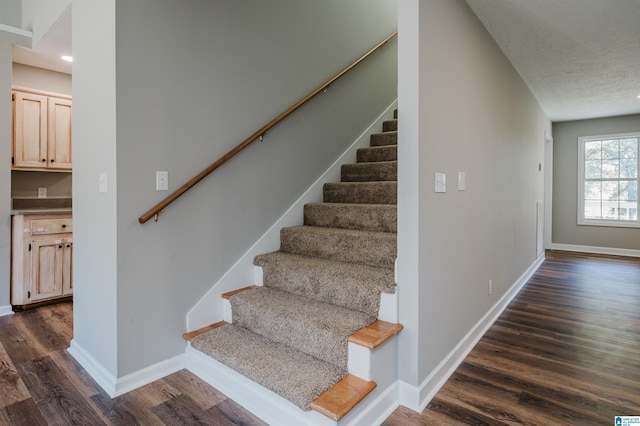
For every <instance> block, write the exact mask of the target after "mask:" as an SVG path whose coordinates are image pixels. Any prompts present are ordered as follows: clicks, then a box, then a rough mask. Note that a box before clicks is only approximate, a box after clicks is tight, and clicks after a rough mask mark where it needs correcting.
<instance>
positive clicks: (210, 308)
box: [186, 100, 398, 331]
mask: <svg viewBox="0 0 640 426" xmlns="http://www.w3.org/2000/svg"><path fill="white" fill-rule="evenodd" d="M397 105H398V101H397V100H395V101H394V102H392V103H391V105H389V106H388V107H387V108H386V109H385V110H384V111H383V112H382V113H381V114H380V115H379V116H378V117H377V118H376V119H375V120H374V121H373V122H372V123H371V124H370V125H369V127H367V128H366V129H365V130H364V131H363V132H362V133H361V134H360V136H358V137H357V138H356V139H355V141H354V142H353V143H352V144H351V145H350V146H349V148H347V150H346V151H345V152H344V153H343V154H342V155H341V156H340V157H338V159H337V160H336V161H335V162H334V163H333V164H332V165H331V166H330V167H329V168H328V169H327V170H326V171H325V172H324V173H323V174H322V175H321V176H320V177H319V178H318V179H317V180H316V181H315V182H314V183H313V184H312V185H311V187H309V189H307V190H306V191H305V192H304V194H302V196H300V198H298V200H297V201H296V202H295V203H293V205H291V207H289V208H288V209H287V211H286V212H285V213H284V214H283V215H282V216H281V217H280V218H279V219H278V220H277V221H276V222H275V223H274V224H273V225H272V226H271V227H270V228H269V229H268V230H267V232H265V233H264V234H263V235H262V236H261V237H260V238H259V239H258V241H256V243H255V244H254V245H253V246H251V248H249V250H247V251H246V253H245V254H244V255H242V257H241V258H240V259H238V261H237V262H236V263H235V264H234V265H233V266H232V267H231V268H230V269H229V270H228V271H227V272H225V273H224V275H223V276H222V278H220V279H219V280H218V282H216V283H215V284H213V286H212V288H211V289H210V290H209V291H208V292H207V293H206V294H205V295H204V296H203V297H202V299H200V300H199V301H198V302H197V303H196V304H195V306H194V307H193V308H191V310H190V311H189V312H188V313H187V324H186V326H187V331H193V330H197V329H198V328H202V327H204V326H207V325H209V324H213V323H215V322H218V321H221V320H222V319H223V315H224V308H223V305H222V301H221V300H222V299H221V297H220V296H221V295H222V294H223V293H226V292H228V291H232V290H236V289H238V288H240V287H243V286H246V285H249V283H253V282H254V280H255V272H254V266H253V258H254V257H255V256H257V255H258V254H262V253H268V252H271V251H275V250H278V247H280V229H282V228H284V227H286V226H296V225H300V224H301V223H302V214H303V209H302V208H303V206H304V205H305V204H307V203H311V202H317V201H319V200H321V199H322V186H323V184H324V183H325V182H333V181H339V180H340V168H341V166H342V164H344V163H347V162H353V161H355V158H356V150H357V149H358V148H361V147H363V146H368V145H369V141H370V135H371V133H377V132H381V131H382V122H383V121H384V120H388V119H390V118H391V116H392V114H393V110H394V109H395V108H397Z"/></svg>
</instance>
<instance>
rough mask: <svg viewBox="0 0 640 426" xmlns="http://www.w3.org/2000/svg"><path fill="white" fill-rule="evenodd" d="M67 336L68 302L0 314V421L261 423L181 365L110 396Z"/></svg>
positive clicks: (70, 321)
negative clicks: (71, 350)
mask: <svg viewBox="0 0 640 426" xmlns="http://www.w3.org/2000/svg"><path fill="white" fill-rule="evenodd" d="M72 334H73V314H72V305H71V303H70V302H66V303H61V304H57V305H50V306H43V307H39V308H36V309H32V310H27V311H24V312H19V313H16V314H15V315H11V316H7V317H2V318H0V425H3V426H4V425H11V426H14V425H25V426H26V425H29V426H31V425H92V426H93V425H192V424H198V425H249V426H251V425H264V423H263V422H261V421H260V420H259V419H258V418H256V417H255V416H253V415H252V414H251V413H249V412H247V411H246V410H244V409H243V408H242V407H240V406H239V405H238V404H236V403H234V402H233V401H231V400H230V399H228V398H227V397H226V396H225V395H223V394H222V393H220V392H219V391H217V390H216V389H214V388H213V387H211V386H209V385H208V384H207V383H205V382H204V381H202V380H200V379H199V378H198V377H196V376H194V375H193V374H191V373H190V372H188V371H186V370H182V371H179V372H177V373H175V374H172V375H170V376H167V377H165V378H163V379H160V380H157V381H155V382H153V383H150V384H148V385H146V386H143V387H141V388H139V389H136V390H134V391H132V392H129V393H127V394H125V395H122V396H120V397H117V398H114V399H111V398H109V396H108V395H107V394H105V393H104V391H102V389H101V388H100V387H99V386H98V385H97V384H96V383H95V382H94V381H93V380H92V379H91V377H90V376H89V375H88V374H87V373H86V372H85V371H84V369H83V368H82V367H81V366H80V365H79V364H78V363H77V362H75V360H74V359H73V358H72V357H71V356H70V355H69V354H68V353H67V352H66V348H67V347H69V342H70V341H71V338H72Z"/></svg>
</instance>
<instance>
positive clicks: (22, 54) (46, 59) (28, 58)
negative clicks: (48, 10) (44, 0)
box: [13, 6, 72, 74]
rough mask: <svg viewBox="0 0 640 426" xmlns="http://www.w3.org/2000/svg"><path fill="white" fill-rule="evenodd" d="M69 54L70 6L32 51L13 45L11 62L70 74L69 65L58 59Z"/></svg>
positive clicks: (70, 67) (70, 68) (70, 52)
mask: <svg viewBox="0 0 640 426" xmlns="http://www.w3.org/2000/svg"><path fill="white" fill-rule="evenodd" d="M71 54H72V51H71V6H68V7H67V8H65V9H64V10H63V11H62V13H61V14H60V16H59V17H58V18H57V19H56V20H55V21H54V22H53V24H52V25H51V27H50V28H49V29H48V30H47V31H46V32H45V33H44V34H43V35H42V37H41V38H40V39H39V40H37V41H36V42H35V45H34V46H33V48H32V49H27V48H25V47H19V46H15V45H14V47H13V62H17V63H20V64H25V65H31V66H34V67H38V68H45V69H49V70H53V71H58V72H62V73H66V74H71V71H72V66H71V64H70V63H69V62H65V61H63V60H62V59H60V57H61V56H62V55H71Z"/></svg>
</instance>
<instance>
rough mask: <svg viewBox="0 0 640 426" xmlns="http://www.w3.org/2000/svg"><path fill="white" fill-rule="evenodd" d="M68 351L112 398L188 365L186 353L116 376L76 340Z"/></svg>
mask: <svg viewBox="0 0 640 426" xmlns="http://www.w3.org/2000/svg"><path fill="white" fill-rule="evenodd" d="M67 352H69V354H70V355H71V356H73V358H75V360H76V361H78V362H79V363H80V365H82V367H83V368H84V369H85V370H87V373H89V375H91V377H92V378H93V379H94V380H95V381H96V382H97V383H98V385H100V387H101V388H102V389H103V390H104V391H105V392H106V393H107V395H109V396H110V397H111V398H115V397H117V396H120V395H123V394H125V393H127V392H130V391H132V390H134V389H137V388H139V387H141V386H144V385H146V384H149V383H151V382H153V381H155V380H158V379H161V378H163V377H166V376H168V375H169V374H173V373H175V372H176V371H180V370H182V369H184V368H185V366H186V357H185V355H184V354H180V355H177V356H174V357H173V358H169V359H166V360H164V361H160V362H158V363H155V364H153V365H150V366H149V367H145V368H143V369H141V370H138V371H135V372H133V373H131V374H127V375H126V376H122V377H119V378H116V377H115V376H113V375H112V374H111V373H109V372H108V371H107V370H106V369H105V368H104V367H103V366H102V365H101V364H100V363H99V362H98V361H97V360H96V359H95V358H93V357H92V356H91V355H90V354H89V353H88V352H87V351H86V350H85V349H84V348H82V347H81V346H80V345H79V344H78V343H77V342H76V341H75V340H72V341H71V346H70V347H69V349H67Z"/></svg>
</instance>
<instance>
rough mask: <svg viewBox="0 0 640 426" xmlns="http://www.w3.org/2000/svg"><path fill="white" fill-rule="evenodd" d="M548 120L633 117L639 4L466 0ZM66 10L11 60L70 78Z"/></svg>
mask: <svg viewBox="0 0 640 426" xmlns="http://www.w3.org/2000/svg"><path fill="white" fill-rule="evenodd" d="M467 3H468V4H469V6H471V8H472V10H473V11H474V12H475V14H476V15H477V16H478V17H479V18H480V20H481V21H482V23H483V24H484V26H485V27H486V28H487V30H488V31H489V33H491V35H492V36H493V38H494V39H495V40H496V42H497V43H498V45H499V46H500V48H501V49H502V51H503V52H504V53H505V55H506V56H507V57H508V58H509V60H510V61H511V63H512V64H513V65H514V67H515V68H516V70H517V71H518V72H519V73H520V75H521V76H522V78H523V79H524V81H525V82H526V83H527V85H528V86H529V88H530V89H531V91H532V92H533V93H534V95H535V96H536V98H537V99H538V101H539V102H540V103H541V105H542V107H543V108H544V110H545V111H546V113H547V114H548V115H549V118H551V120H553V121H566V120H575V119H584V118H593V117H605V116H612V115H624V114H634V113H640V99H639V98H638V96H639V95H640V24H639V23H638V21H639V20H640V0H467ZM70 48H71V7H69V8H68V9H67V10H65V12H64V13H63V14H62V15H61V16H60V18H59V19H58V20H57V21H56V23H55V24H54V25H53V26H52V28H51V30H50V31H48V33H47V34H45V35H44V36H43V37H42V39H41V40H40V41H38V43H37V45H36V46H35V47H34V50H33V51H30V50H29V49H24V48H17V47H16V48H14V60H16V61H17V62H22V63H27V64H31V65H35V66H39V67H43V68H51V69H55V70H56V71H61V72H67V73H71V65H70V64H66V63H61V62H60V59H59V55H61V54H68V51H69V50H70Z"/></svg>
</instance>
